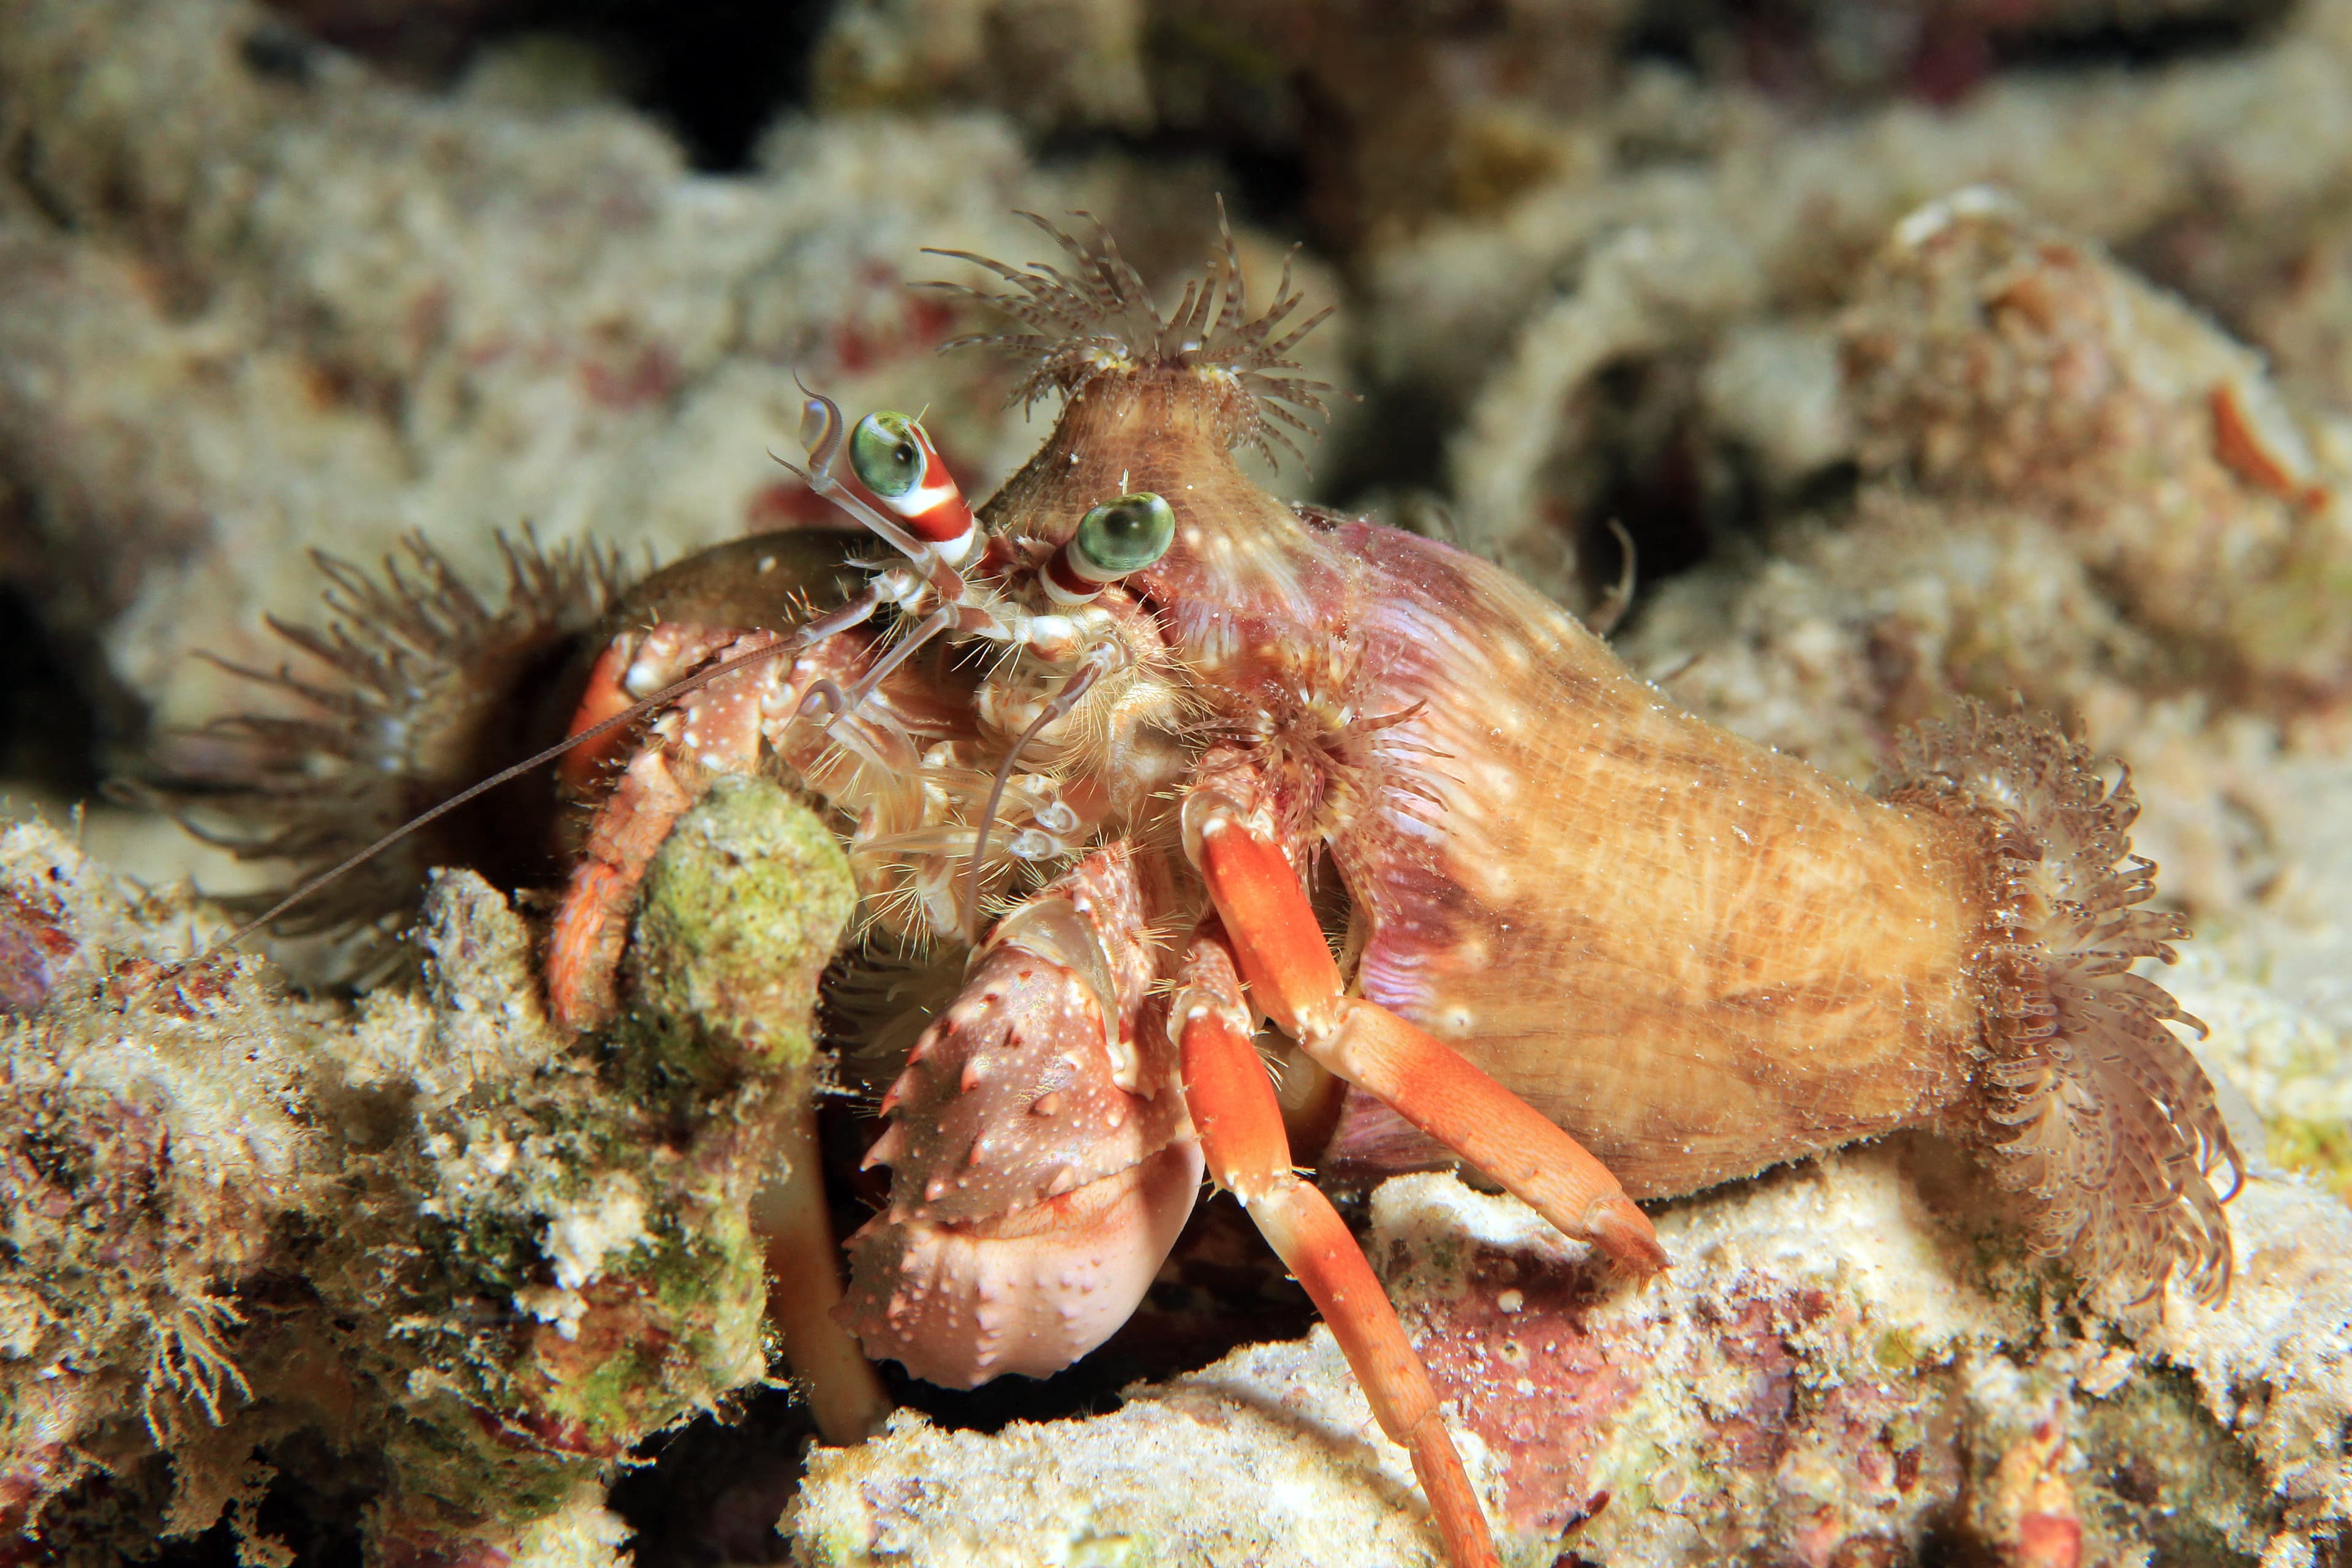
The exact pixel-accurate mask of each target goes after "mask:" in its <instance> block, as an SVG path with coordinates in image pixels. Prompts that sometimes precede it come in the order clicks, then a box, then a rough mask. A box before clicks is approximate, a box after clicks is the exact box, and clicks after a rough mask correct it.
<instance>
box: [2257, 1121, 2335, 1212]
mask: <svg viewBox="0 0 2352 1568" xmlns="http://www.w3.org/2000/svg"><path fill="white" fill-rule="evenodd" d="M2270 1156H2271V1158H2272V1159H2273V1160H2274V1161H2276V1162H2277V1163H2279V1164H2281V1165H2284V1166H2285V1167H2286V1168H2287V1169H2288V1170H2290V1171H2302V1172H2305V1173H2308V1174H2310V1175H2313V1176H2316V1177H2317V1178H2318V1179H2319V1182H2320V1184H2321V1185H2323V1186H2325V1187H2326V1188H2327V1190H2328V1191H2330V1192H2332V1193H2334V1194H2336V1196H2337V1197H2339V1198H2342V1199H2343V1200H2344V1201H2345V1202H2346V1203H2347V1204H2352V1127H2348V1126H2347V1125H2345V1124H2344V1123H2343V1122H2341V1121H2306V1120H2305V1119H2303V1118H2301V1117H2296V1116H2282V1117H2280V1118H2278V1119H2277V1120H2276V1121H2273V1122H2272V1123H2271V1124H2270Z"/></svg>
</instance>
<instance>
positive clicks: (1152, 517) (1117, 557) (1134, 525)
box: [1070, 491, 1176, 581]
mask: <svg viewBox="0 0 2352 1568" xmlns="http://www.w3.org/2000/svg"><path fill="white" fill-rule="evenodd" d="M1175 538H1176V514H1175V513H1174V512H1173V511H1171V510H1169V507H1168V503H1167V502H1166V501H1164V500H1160V498H1159V497H1158V496H1156V495H1152V494H1151V493H1150V492H1149V491H1145V492H1142V493H1140V494H1137V495H1131V496H1121V497H1119V498H1118V500H1110V501H1105V502H1103V504H1102V505H1100V506H1098V507H1097V508H1095V509H1094V510H1092V511H1090V512H1088V513H1087V515H1086V516H1084V517H1082V518H1080V519H1079V520H1078V531H1077V534H1076V537H1074V538H1073V539H1072V540H1071V541H1070V543H1071V544H1072V545H1073V546H1074V547H1075V548H1076V552H1077V557H1078V560H1077V563H1078V564H1079V565H1080V566H1081V567H1082V568H1083V569H1084V570H1085V573H1086V574H1087V576H1089V577H1094V578H1096V579H1097V581H1108V580H1109V579H1111V578H1113V577H1124V576H1126V575H1127V574H1129V572H1140V571H1142V570H1143V569H1144V568H1145V567H1146V566H1149V565H1150V564H1151V563H1153V562H1155V561H1157V560H1159V559H1160V557H1161V556H1163V555H1165V554H1167V553H1168V546H1169V544H1170V543H1171V542H1173V541H1174V539H1175Z"/></svg>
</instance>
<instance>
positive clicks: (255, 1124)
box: [0, 781, 852, 1563]
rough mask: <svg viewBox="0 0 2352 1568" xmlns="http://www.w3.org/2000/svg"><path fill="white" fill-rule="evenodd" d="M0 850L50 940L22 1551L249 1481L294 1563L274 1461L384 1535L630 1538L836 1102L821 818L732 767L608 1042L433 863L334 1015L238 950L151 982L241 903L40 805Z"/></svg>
mask: <svg viewBox="0 0 2352 1568" xmlns="http://www.w3.org/2000/svg"><path fill="white" fill-rule="evenodd" d="M0 862H5V863H0V875H4V876H5V884H0V900H14V902H13V903H7V904H0V908H8V909H13V910H16V913H15V914H14V915H13V916H11V917H10V919H11V920H12V921H13V929H18V930H22V929H26V927H27V926H28V925H29V926H30V929H32V930H33V931H35V932H36V933H37V939H38V940H41V941H42V942H45V943H46V944H47V947H48V949H49V951H50V953H51V956H50V958H49V960H48V971H49V980H48V993H47V997H46V999H45V1001H44V1003H43V1005H40V1006H39V1007H38V1008H37V1009H35V1010H31V1011H29V1012H26V1011H23V1010H18V1011H17V1012H16V1014H15V1016H10V1017H9V1018H8V1019H7V1020H5V1025H0V1064H5V1065H4V1066H0V1095H5V1099H6V1103H7V1105H8V1107H9V1114H8V1115H7V1116H5V1118H0V1129H5V1131H0V1171H5V1173H6V1182H5V1191H6V1202H5V1237H6V1240H7V1243H8V1248H7V1252H6V1255H5V1261H0V1321H5V1324H6V1330H7V1331H6V1337H5V1342H0V1407H5V1410H6V1411H7V1412H8V1415H7V1418H6V1421H5V1426H0V1527H5V1537H0V1539H5V1542H6V1543H7V1544H5V1546H0V1559H5V1560H7V1561H12V1562H15V1561H21V1562H26V1563H32V1562H40V1563H110V1562H113V1561H116V1560H118V1557H119V1555H121V1554H123V1553H134V1554H135V1553H137V1552H141V1551H142V1550H143V1549H144V1548H145V1547H146V1546H148V1545H151V1544H152V1542H153V1541H154V1539H155V1538H156V1536H157V1535H158V1533H159V1532H160V1533H161V1534H163V1536H166V1537H173V1536H184V1535H190V1534H194V1533H199V1532H201V1531H205V1530H206V1529H207V1528H209V1527H210V1526H211V1525H212V1524H213V1523H214V1522H215V1520H217V1519H218V1518H220V1517H221V1516H222V1514H223V1512H224V1510H226V1512H227V1515H228V1517H229V1518H230V1520H231V1521H232V1523H233V1524H234V1525H235V1526H236V1529H237V1531H238V1533H239V1535H240V1536H241V1538H242V1539H243V1540H244V1542H245V1545H244V1548H243V1550H244V1551H246V1552H247V1554H248V1559H249V1560H251V1561H259V1562H268V1561H279V1562H285V1561H290V1560H291V1559H290V1558H289V1557H287V1556H286V1555H285V1553H284V1551H283V1549H282V1548H281V1547H280V1546H279V1545H278V1544H275V1543H273V1542H272V1541H271V1539H270V1538H269V1536H268V1533H267V1531H263V1530H262V1529H261V1527H260V1525H259V1524H258V1523H257V1518H256V1515H255V1513H254V1508H255V1505H256V1504H257V1500H259V1498H260V1496H261V1494H262V1492H263V1490H264V1489H266V1488H267V1487H268V1485H269V1482H270V1479H271V1477H272V1476H273V1475H275V1474H278V1473H280V1472H283V1473H285V1474H287V1475H288V1476H289V1477H295V1478H299V1479H301V1480H303V1481H304V1482H305V1484H307V1485H310V1486H313V1487H317V1488H320V1489H322V1491H323V1493H324V1494H325V1495H338V1494H341V1495H347V1496H348V1497H349V1498H350V1500H351V1505H352V1508H353V1509H354V1510H356V1517H357V1518H358V1520H359V1521H360V1531H361V1534H362V1538H363V1541H364V1542H365V1546H366V1550H367V1552H368V1556H369V1560H370V1561H372V1562H376V1563H426V1562H448V1563H461V1562H462V1563H476V1562H488V1561H494V1560H495V1561H505V1560H506V1559H505V1558H504V1557H500V1556H499V1555H497V1554H499V1553H512V1554H514V1555H515V1558H516V1560H518V1561H526V1562H527V1561H530V1559H531V1554H532V1550H533V1547H532V1544H531V1543H532V1542H534V1541H537V1542H541V1545H544V1544H546V1542H547V1539H548V1538H546V1537H545V1535H544V1531H546V1530H547V1529H548V1528H550V1527H551V1525H560V1531H559V1533H560V1534H562V1537H563V1538H564V1539H565V1540H566V1541H567V1542H573V1544H572V1545H569V1546H567V1547H565V1550H566V1551H576V1550H577V1542H576V1541H575V1540H574V1538H575V1537H577V1536H581V1535H583V1534H584V1535H585V1537H587V1538H589V1539H596V1538H600V1537H601V1539H603V1540H604V1542H605V1543H606V1544H605V1547H604V1552H603V1554H602V1557H601V1559H596V1560H603V1561H618V1560H619V1559H618V1557H617V1556H616V1555H615V1548H616V1546H617V1542H619V1540H620V1539H622V1537H623V1536H625V1533H626V1532H625V1530H624V1529H622V1528H620V1527H619V1526H618V1524H617V1521H612V1520H611V1517H610V1516H609V1515H606V1514H604V1513H603V1512H602V1502H601V1500H602V1495H603V1488H604V1484H605V1483H606V1482H607V1481H608V1480H609V1479H610V1478H611V1476H612V1475H613V1473H614V1470H615V1468H616V1467H617V1466H618V1465H620V1464H621V1463H622V1462H623V1461H624V1460H625V1458H627V1456H628V1454H629V1453H630V1451H631V1449H632V1448H634V1447H635V1446H636V1445H637V1444H638V1443H640V1442H642V1441H643V1440H644V1439H645V1438H646V1437H647V1436H651V1435H652V1434H654V1433H656V1432H658V1431H661V1430H662V1429H664V1428H666V1427H668V1426H674V1425H676V1424H677V1423H678V1422H680V1421H683V1420H685V1419H686V1418H688V1416H690V1415H693V1414H695V1413H696V1412H698V1411H704V1410H710V1409H714V1408H718V1407H719V1406H720V1405H723V1404H724V1402H725V1401H726V1400H727V1398H728V1397H729V1395H730V1394H733V1393H734V1392H736V1391H738V1390H740V1389H743V1388H745V1387H747V1386H749V1385H750V1384H754V1383H756V1382H757V1381H758V1380H759V1379H760V1378H761V1376H762V1375H763V1374H764V1373H765V1369H766V1360H767V1358H766V1352H765V1351H764V1349H763V1335H762V1328H761V1317H762V1312H763V1309H764V1305H765V1300H766V1296H767V1283H766V1274H765V1255H764V1253H763V1251H762V1249H761V1245H760V1243H759V1241H758V1239H757V1238H756V1237H754V1236H753V1235H752V1234H751V1225H750V1219H749V1212H748V1211H749V1207H750V1205H751V1200H752V1198H753V1196H754V1194H755V1192H756V1191H757V1189H758V1188H759V1187H760V1186H761V1184H763V1183H764V1182H766V1181H767V1180H769V1179H770V1177H771V1176H772V1174H773V1171H774V1167H775V1164H776V1158H775V1157H776V1152H777V1149H778V1147H779V1144H780V1142H781V1140H782V1135H783V1126H784V1122H785V1121H786V1120H787V1118H789V1117H793V1116H797V1115H800V1114H803V1113H804V1110H805V1106H806V1103H807V1098H808V1096H809V1094H810V1093H811V1092H812V1073H813V1063H812V1058H811V1043H810V1037H809V1033H808V1030H809V1019H810V1015H811V1010H812V1005H813V1003H814V995H815V986H816V980H817V976H818V975H819V974H820V973H822V972H823V971H824V967H825V965H826V964H827V963H830V962H831V959H832V957H833V952H834V949H835V944H836V942H837V941H838V937H839V932H840V931H841V928H842V926H843V923H844V922H845V921H846V919H847V917H848V914H849V910H850V904H851V900H852V894H851V889H850V884H849V880H848V873H847V868H846V867H845V864H844V862H843V860H842V858H841V855H840V851H839V849H838V848H837V847H836V846H835V842H834V840H833V837H832V835H831V833H830V832H829V831H827V830H825V829H824V827H823V826H821V825H819V824H818V823H817V822H816V820H815V819H814V817H813V816H810V815H809V814H808V812H807V811H806V810H805V808H803V807H802V806H800V805H796V804H795V803H793V801H792V800H791V799H790V798H789V797H788V796H786V795H783V794H782V792H780V791H778V790H777V789H775V788H774V787H773V786H772V785H767V784H757V783H754V782H750V781H745V782H742V783H740V784H730V785H729V786H728V787H726V788H723V789H720V790H718V791H714V792H713V794H712V795H710V796H709V798H708V799H707V800H706V801H705V802H704V803H703V804H702V805H699V806H698V807H697V809H696V810H695V811H694V812H693V813H692V814H690V815H689V816H688V818H687V820H686V821H685V822H684V823H683V824H682V825H681V826H680V829H679V831H678V832H677V834H676V835H674V836H673V839H672V843H671V846H670V847H669V848H668V849H667V852H666V853H665V855H664V856H663V857H662V858H660V860H659V861H658V863H657V865H656V873H655V876H654V878H653V879H652V884H651V890H650V891H649V894H648V897H647V900H646V907H645V909H644V910H643V912H642V914H641V916H640V920H639V926H638V929H639V932H640V938H641V940H640V942H639V943H638V945H637V947H636V948H635V953H634V957H633V965H634V973H635V979H636V982H637V994H639V995H640V997H641V998H642V999H643V1001H642V1006H641V1010H640V1012H639V1013H638V1014H637V1016H635V1018H634V1019H633V1020H632V1022H631V1024H630V1026H628V1027H626V1028H624V1029H621V1030H618V1031H615V1032H614V1034H613V1035H612V1036H610V1037H606V1038H605V1039H604V1040H603V1041H601V1042H599V1043H597V1044H595V1045H593V1046H592V1045H590V1044H588V1043H585V1042H580V1041H575V1040H572V1039H569V1038H567V1037H563V1036H562V1035H560V1034H558V1033H556V1032H555V1031H553V1030H551V1029H550V1028H549V1027H548V1026H547V1025H546V1023H545V1021H544V1018H543V1016H542V1015H541V1010H540V1007H539V1005H538V1003H537V1001H536V1000H535V996H536V994H537V985H536V982H535V981H534V980H533V978H532V976H531V973H530V971H531V967H532V954H531V941H530V934H529V931H528V930H527V928H526V926H525V924H524V922H523V921H521V919H520V918H519V917H518V916H517V915H516V914H515V913H514V912H513V911H512V910H510V909H509V906H508V904H507V902H506V900H504V899H503V898H502V897H500V896H499V894H497V893H495V892H493V891H492V890H491V889H489V888H488V886H486V885H485V884H484V883H483V882H481V880H480V879H478V878H477V877H475V876H474V875H472V874H471V873H468V872H449V873H443V874H439V875H437V876H436V879H435V880H434V884H433V888H432V891H431V892H430V894H429V896H428V897H427V900H426V902H425V912H424V914H423V916H422V920H421V924H420V926H419V929H418V932H417V935H416V939H415V940H416V942H417V946H418V948H419V950H420V951H421V953H422V955H423V963H422V966H421V969H420V970H419V971H418V972H417V973H415V974H413V975H412V976H411V977H409V978H408V979H406V980H404V981H402V982H399V983H397V984H388V985H385V986H383V987H380V988H378V989H376V990H374V991H372V992H370V993H369V994H367V995H366V996H364V997H363V998H362V1000H361V1002H360V1003H359V1005H357V1006H356V1007H355V1008H345V1007H341V1006H336V1005H329V1004H325V1003H304V1002H299V1001H295V1000H291V999H289V998H287V997H285V996H283V995H282V994H279V993H278V988H277V985H276V984H275V983H274V981H273V980H272V978H271V976H270V973H269V970H268V965H267V964H266V963H262V962H261V961H259V960H257V959H253V958H250V957H246V956H242V955H237V954H234V953H222V954H216V955H215V956H213V957H211V958H208V959H206V960H205V961H203V963H201V964H200V965H198V966H196V967H194V968H189V969H182V970H179V971H176V972H173V973H165V971H164V969H163V962H164V961H165V960H166V959H168V958H173V957H177V956H181V955H184V953H185V952H187V951H188V950H189V948H190V946H191V945H192V944H194V943H196V942H201V941H203V940H205V939H206V938H208V937H212V936H215V935H217V934H218V932H219V931H221V930H222V929H223V928H222V927H221V925H220V923H219V921H218V917H217V916H216V915H215V914H213V913H211V912H210V911H209V910H206V909H205V907H204V906H201V905H196V904H194V903H192V902H191V901H190V900H187V899H186V898H185V897H184V896H174V895H152V894H150V895H140V894H136V893H135V892H132V891H131V890H129V889H125V888H123V887H122V886H121V884H118V883H116V882H114V881H113V880H112V879H110V878H109V877H108V876H107V875H106V874H105V873H104V872H103V871H102V870H100V869H99V868H97V867H95V866H94V865H92V864H91V863H90V862H89V861H88V860H87V859H85V858H82V857H81V856H79V854H77V853H76V852H75V851H74V850H73V849H72V848H71V847H70V846H69V845H68V844H67V843H65V842H64V841H63V840H61V839H60V838H59V837H58V836H57V835H55V834H54V833H52V832H50V831H49V830H47V828H44V827H42V826H37V825H24V826H15V827H11V828H9V829H7V830H6V837H5V840H0ZM681 971H683V972H681ZM673 1002H675V1003H676V1005H677V1006H678V1007H680V1008H682V1009H684V1010H683V1011H680V1012H677V1013H671V1012H668V1011H666V1010H665V1009H666V1008H667V1006H668V1005H670V1004H671V1003H673ZM599 1519H602V1520H604V1521H606V1522H604V1523H602V1524H600V1523H598V1522H597V1521H598V1520H599ZM535 1532H538V1533H536V1534H535ZM567 1560H569V1561H579V1560H580V1559H578V1558H576V1557H575V1558H570V1559H567Z"/></svg>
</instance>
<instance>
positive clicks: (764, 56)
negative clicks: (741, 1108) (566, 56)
mask: <svg viewBox="0 0 2352 1568" xmlns="http://www.w3.org/2000/svg"><path fill="white" fill-rule="evenodd" d="M833 9H834V7H833V5H832V4H831V3H830V0H694V3H691V4H681V3H678V0H584V3H583V0H530V3H527V4H520V5H516V6H515V7H514V8H513V10H512V11H511V13H509V15H507V16H503V17H501V18H500V20H499V22H498V24H496V25H495V26H493V27H492V28H491V29H490V32H489V36H491V37H497V36H499V35H500V34H502V33H509V32H517V31H530V32H554V33H558V34H563V35H570V36H576V37H582V38H584V39H586V40H587V41H589V42H591V43H593V44H596V45H599V46H601V47H603V48H604V50H605V51H606V52H607V53H609V54H611V55H613V56H614V58H616V59H618V60H620V61H621V62H622V63H623V65H624V66H625V81H626V83H627V91H628V97H629V100H630V101H631V102H633V103H635V105H636V106H637V107H638V108H639V109H641V110H645V111H646V113H648V114H650V115H652V116H654V117H655V118H656V119H657V120H660V121H663V122H664V123H666V124H667V125H668V126H669V127H670V128H671V129H672V130H673V131H674V132H676V133H677V138H678V140H679V142H681V143H682V144H683V145H684V146H685V148H686V152H687V156H688V158H689V159H690V160H691V161H692V162H693V163H694V166H695V167H696V168H698V169H701V170H704V171H706V172H708V173H711V174H739V173H741V172H742V171H743V170H745V169H747V168H749V167H750V166H751V154H752V151H753V149H754V148H755V147H756V146H757V145H758V142H759V139H760V135H761V132H764V131H765V130H766V129H767V128H768V126H769V125H770V123H771V122H772V121H774V120H775V118H776V116H777V115H778V114H780V113H782V111H783V110H786V109H789V108H792V107H793V106H795V105H797V104H800V103H803V102H804V101H806V100H807V97H808V61H809V53H810V50H811V48H812V47H813V46H814V44H815V42H816V39H817V36H818V34H819V33H821V32H822V31H823V30H824V24H825V21H826V19H827V18H828V17H829V16H831V15H832V12H833Z"/></svg>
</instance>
